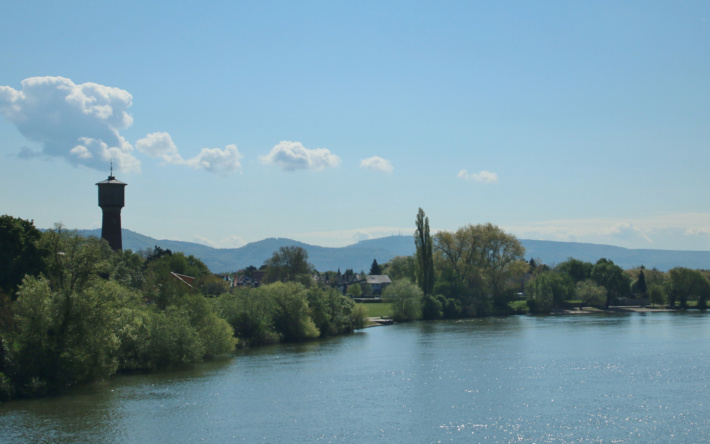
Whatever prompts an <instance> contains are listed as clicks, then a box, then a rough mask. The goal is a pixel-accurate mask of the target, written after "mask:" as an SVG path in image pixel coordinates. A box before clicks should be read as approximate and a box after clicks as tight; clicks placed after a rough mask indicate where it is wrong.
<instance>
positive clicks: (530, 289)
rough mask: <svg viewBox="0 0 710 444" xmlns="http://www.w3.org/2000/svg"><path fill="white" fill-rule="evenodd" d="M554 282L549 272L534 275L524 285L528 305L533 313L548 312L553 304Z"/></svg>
mask: <svg viewBox="0 0 710 444" xmlns="http://www.w3.org/2000/svg"><path fill="white" fill-rule="evenodd" d="M553 287H554V284H553V275H552V273H551V272H546V273H541V274H539V275H537V276H535V278H534V279H532V280H531V281H530V282H528V285H527V287H526V293H527V297H528V307H529V308H530V311H532V312H534V313H549V312H550V310H552V307H553V306H554V299H555V297H554V288H553Z"/></svg>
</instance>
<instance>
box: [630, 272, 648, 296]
mask: <svg viewBox="0 0 710 444" xmlns="http://www.w3.org/2000/svg"><path fill="white" fill-rule="evenodd" d="M647 291H648V286H647V285H646V274H645V273H644V272H643V270H641V271H640V272H639V276H638V278H637V279H636V280H635V281H634V283H633V284H632V285H631V292H632V293H634V294H636V295H639V296H641V297H644V298H645V297H646V293H647Z"/></svg>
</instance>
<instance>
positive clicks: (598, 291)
mask: <svg viewBox="0 0 710 444" xmlns="http://www.w3.org/2000/svg"><path fill="white" fill-rule="evenodd" d="M577 297H578V298H579V299H581V300H582V304H583V305H591V306H593V307H602V306H603V305H604V304H605V303H606V289H605V288H604V287H602V286H600V285H597V284H596V283H594V281H593V280H591V279H586V280H584V281H579V282H577Z"/></svg>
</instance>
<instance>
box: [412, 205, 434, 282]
mask: <svg viewBox="0 0 710 444" xmlns="http://www.w3.org/2000/svg"><path fill="white" fill-rule="evenodd" d="M416 224H417V231H415V232H414V245H415V246H416V247H417V253H416V275H417V284H419V287H420V288H421V289H422V292H424V294H425V295H430V294H432V293H433V291H434V257H433V243H432V240H431V235H430V234H429V218H428V217H426V216H425V214H424V210H422V209H421V208H419V212H418V213H417V220H416Z"/></svg>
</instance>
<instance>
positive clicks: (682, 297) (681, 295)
mask: <svg viewBox="0 0 710 444" xmlns="http://www.w3.org/2000/svg"><path fill="white" fill-rule="evenodd" d="M669 274H670V276H671V282H670V286H671V291H670V294H669V296H670V305H672V306H675V302H676V301H678V302H680V308H683V309H685V308H687V307H688V300H696V301H698V308H702V309H705V308H706V306H707V300H708V297H710V282H708V279H707V278H706V277H705V276H703V275H702V274H701V273H700V272H699V271H697V270H691V269H689V268H685V267H676V268H673V269H671V270H670V271H669Z"/></svg>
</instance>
